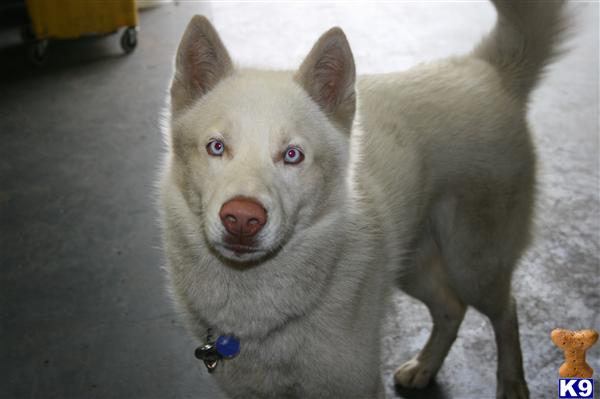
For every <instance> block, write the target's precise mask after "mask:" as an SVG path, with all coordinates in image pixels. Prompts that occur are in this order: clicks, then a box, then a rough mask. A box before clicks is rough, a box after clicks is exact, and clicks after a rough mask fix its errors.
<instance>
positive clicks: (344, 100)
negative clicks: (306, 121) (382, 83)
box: [294, 28, 356, 132]
mask: <svg viewBox="0 0 600 399" xmlns="http://www.w3.org/2000/svg"><path fill="white" fill-rule="evenodd" d="M294 79H295V80H296V82H298V83H299V84H300V85H301V86H302V87H304V89H305V90H306V91H307V92H308V94H309V95H310V96H311V97H312V99H313V100H315V101H316V102H317V104H319V106H320V107H321V109H322V110H323V111H325V113H326V114H327V115H328V116H329V117H330V118H331V119H332V120H333V121H334V122H335V123H336V124H338V125H339V126H341V127H342V128H344V129H346V130H347V131H348V132H349V131H350V129H351V127H352V121H353V119H354V113H355V110H356V95H355V92H354V83H355V80H356V71H355V68H354V58H353V56H352V50H350V45H349V44H348V40H346V35H344V32H343V31H342V30H341V29H340V28H332V29H330V30H328V31H327V32H325V33H324V34H323V35H322V36H321V37H320V38H319V40H318V41H317V43H315V45H314V46H313V48H312V50H310V53H309V54H308V56H307V57H306V58H305V59H304V61H303V62H302V65H301V66H300V69H299V70H298V72H297V73H296V76H295V77H294Z"/></svg>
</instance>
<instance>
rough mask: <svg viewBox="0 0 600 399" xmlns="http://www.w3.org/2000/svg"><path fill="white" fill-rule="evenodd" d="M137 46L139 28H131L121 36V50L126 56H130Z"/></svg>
mask: <svg viewBox="0 0 600 399" xmlns="http://www.w3.org/2000/svg"><path fill="white" fill-rule="evenodd" d="M135 46H137V28H136V27H135V26H130V27H129V28H127V29H125V32H123V35H122V36H121V48H122V49H123V51H125V54H129V53H131V52H132V51H133V50H134V49H135Z"/></svg>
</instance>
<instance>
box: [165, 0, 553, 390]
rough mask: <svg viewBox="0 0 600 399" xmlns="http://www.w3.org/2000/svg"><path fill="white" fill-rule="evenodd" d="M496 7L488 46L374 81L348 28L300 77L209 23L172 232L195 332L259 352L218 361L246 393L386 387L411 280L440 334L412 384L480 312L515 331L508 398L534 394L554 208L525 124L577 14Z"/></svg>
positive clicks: (414, 368)
mask: <svg viewBox="0 0 600 399" xmlns="http://www.w3.org/2000/svg"><path fill="white" fill-rule="evenodd" d="M494 4H495V6H496V9H497V11H498V15H499V17H498V21H497V24H496V27H495V29H494V30H493V31H492V32H491V33H490V34H489V35H488V36H487V37H486V38H484V40H483V41H482V42H481V43H480V44H479V45H478V46H477V47H476V48H475V50H474V51H473V52H472V53H470V54H468V55H466V56H460V57H453V58H449V59H445V60H442V61H437V62H434V63H430V64H427V65H422V66H418V67H416V68H415V69H412V70H410V71H407V72H401V73H391V74H385V75H373V76H360V77H359V78H358V79H356V77H355V68H354V61H353V57H352V52H351V50H350V46H349V45H348V42H347V41H346V37H345V36H344V33H343V32H342V30H341V29H339V28H333V29H331V30H329V31H328V32H326V33H325V34H323V35H322V36H321V38H320V39H319V40H318V41H317V42H316V44H315V45H314V47H313V48H312V50H311V51H310V53H309V54H308V56H307V57H306V59H305V60H304V61H303V63H302V65H301V66H300V67H299V69H298V70H297V71H295V72H272V71H260V70H253V69H237V68H235V67H234V65H233V63H232V61H231V59H230V57H229V55H228V53H227V51H226V49H225V47H224V46H223V43H222V42H221V40H220V39H219V36H218V35H217V33H216V32H215V30H214V28H213V27H212V26H211V24H210V23H209V22H208V20H207V19H206V18H204V17H201V16H195V17H193V18H192V20H191V22H190V23H189V25H188V27H187V30H186V31H185V34H184V36H183V39H182V41H181V44H180V46H179V49H178V53H177V58H176V67H175V68H176V70H175V74H174V77H173V81H172V86H171V98H170V106H171V110H170V120H169V125H168V130H169V131H168V155H167V158H166V161H165V165H164V170H163V174H162V180H161V210H162V222H163V231H164V242H165V248H166V254H167V259H168V268H167V269H168V271H169V277H170V284H171V290H172V294H173V298H174V300H175V302H176V303H177V305H178V307H179V308H180V309H181V311H182V312H183V313H184V315H185V316H186V320H187V321H188V324H189V326H190V328H191V330H192V331H193V333H194V334H195V335H196V336H197V337H198V338H199V339H200V340H201V342H203V343H206V344H207V345H208V346H207V347H206V348H210V347H211V343H210V342H205V340H206V336H207V331H208V330H209V329H210V330H211V332H212V334H213V335H214V336H215V337H216V336H221V338H220V339H229V338H231V337H233V338H232V339H233V340H234V341H235V342H239V344H240V347H241V349H240V351H239V354H238V355H237V356H236V357H235V358H232V359H227V360H219V359H220V357H218V356H217V357H215V358H214V359H213V360H214V361H213V360H210V361H207V363H209V366H211V367H212V368H214V366H215V364H216V365H218V367H216V368H214V374H213V375H214V377H215V379H216V380H217V382H218V383H219V385H220V387H221V388H222V389H223V390H224V391H225V392H226V393H227V394H228V395H229V396H231V397H240V398H241V397H243V398H248V397H261V398H264V397H290V398H305V397H313V398H314V397H341V398H349V397H362V398H372V397H383V396H385V393H384V387H383V383H382V379H381V376H380V374H381V368H380V364H381V363H380V357H381V353H380V335H381V321H382V319H383V317H384V314H385V309H386V304H387V301H388V298H389V294H390V291H391V288H392V287H393V286H399V287H400V288H402V289H403V290H405V291H406V292H407V293H408V294H410V295H412V296H414V297H416V298H418V299H420V300H422V301H423V302H424V303H425V304H426V305H427V306H428V308H429V311H430V313H431V317H432V318H433V331H432V332H431V336H430V337H429V340H428V342H427V344H426V345H425V347H424V348H423V349H422V350H421V352H420V353H418V354H417V355H416V356H415V357H414V358H413V359H411V360H408V361H407V362H406V363H404V364H403V365H401V366H400V367H399V368H398V369H397V371H396V372H395V374H394V378H395V382H396V383H397V384H399V385H401V386H405V387H423V386H425V385H426V384H427V383H428V382H429V381H431V379H432V378H433V377H434V376H435V374H436V372H437V371H438V370H439V368H440V366H441V365H442V362H443V361H444V358H445V356H446V354H447V353H448V351H449V349H450V346H451V345H452V342H453V341H454V339H455V337H456V333H457V330H458V328H459V326H460V324H461V321H462V319H463V316H464V314H465V309H466V307H467V306H468V305H471V306H473V307H474V308H475V309H477V310H478V311H480V312H482V313H483V314H485V315H486V316H488V317H489V319H490V320H491V323H492V326H493V329H494V332H495V336H496V345H497V349H498V374H497V376H498V380H497V396H498V398H526V397H528V390H527V385H526V382H525V379H524V375H523V367H522V359H521V349H520V345H519V333H518V323H517V314H516V309H515V301H514V299H513V297H512V295H511V275H512V272H513V269H514V267H515V264H516V263H517V261H518V259H519V257H520V255H521V253H522V252H523V250H524V249H525V248H526V246H527V243H528V241H529V230H530V224H531V217H532V206H533V198H534V181H535V173H534V172H535V158H534V151H533V146H532V142H531V137H530V134H529V132H528V128H527V122H526V118H525V117H526V110H527V102H528V96H529V93H530V92H531V90H532V89H533V88H534V86H535V85H536V83H537V82H538V80H539V78H540V74H541V72H542V70H543V67H544V66H545V65H546V64H547V63H548V62H549V60H550V59H551V58H552V56H553V55H554V53H555V44H556V42H557V41H558V40H559V36H560V34H561V32H562V30H563V29H562V28H563V23H562V21H563V5H562V3H561V2H548V1H544V2H542V1H537V2H535V1H521V0H496V1H494ZM228 337H229V338H228ZM217 344H218V343H217ZM234 351H235V350H234ZM219 353H221V352H219ZM213 355H214V353H213ZM215 356H216V355H215ZM215 359H216V360H215Z"/></svg>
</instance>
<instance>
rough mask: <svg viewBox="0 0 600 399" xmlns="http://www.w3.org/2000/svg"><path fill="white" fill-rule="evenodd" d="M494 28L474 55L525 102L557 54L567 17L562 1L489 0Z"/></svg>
mask: <svg viewBox="0 0 600 399" xmlns="http://www.w3.org/2000/svg"><path fill="white" fill-rule="evenodd" d="M492 3H494V6H495V7H496V11H497V12H498V19H497V21H496V26H495V27H494V29H493V30H492V32H490V34H489V35H487V36H486V37H485V38H484V39H483V40H482V41H481V43H479V45H478V46H477V47H476V48H475V50H474V55H475V57H477V58H480V59H483V60H485V61H487V62H489V63H490V64H492V65H493V66H494V67H496V68H497V69H498V71H499V73H500V75H501V77H502V80H503V84H505V85H506V87H507V88H508V89H509V90H510V91H511V92H513V93H514V94H515V95H517V96H518V97H519V98H521V99H523V100H524V101H527V98H528V96H529V93H530V92H531V90H532V89H533V88H534V87H535V85H536V84H537V82H538V80H539V79H540V76H541V75H542V73H543V70H544V67H545V66H546V65H547V64H548V63H549V62H550V61H552V59H553V58H554V57H555V56H556V55H557V53H558V51H557V46H558V45H559V44H560V42H561V40H562V39H563V38H564V33H565V32H566V28H567V16H566V10H565V1H564V0H492Z"/></svg>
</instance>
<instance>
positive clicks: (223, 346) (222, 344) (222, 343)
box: [215, 335, 240, 359]
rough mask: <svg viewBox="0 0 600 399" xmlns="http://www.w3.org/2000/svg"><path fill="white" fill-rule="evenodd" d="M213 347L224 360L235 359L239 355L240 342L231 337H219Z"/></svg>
mask: <svg viewBox="0 0 600 399" xmlns="http://www.w3.org/2000/svg"><path fill="white" fill-rule="evenodd" d="M215 346H216V348H217V352H219V354H220V355H221V356H223V357H224V358H226V359H230V358H232V357H235V356H236V355H237V354H238V353H240V340H239V339H237V338H236V337H234V336H233V335H220V336H219V338H217V342H216V343H215Z"/></svg>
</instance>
